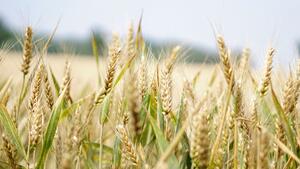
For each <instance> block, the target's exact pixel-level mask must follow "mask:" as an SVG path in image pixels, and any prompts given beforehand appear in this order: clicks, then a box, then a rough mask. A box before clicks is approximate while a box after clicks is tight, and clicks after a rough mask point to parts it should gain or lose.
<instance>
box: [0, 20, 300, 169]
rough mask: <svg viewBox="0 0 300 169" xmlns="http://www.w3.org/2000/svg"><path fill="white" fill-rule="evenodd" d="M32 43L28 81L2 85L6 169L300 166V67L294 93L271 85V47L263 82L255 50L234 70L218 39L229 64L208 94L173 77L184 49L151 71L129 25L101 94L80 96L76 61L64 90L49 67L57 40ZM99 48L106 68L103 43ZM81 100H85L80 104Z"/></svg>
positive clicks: (26, 62) (2, 163) (113, 47)
mask: <svg viewBox="0 0 300 169" xmlns="http://www.w3.org/2000/svg"><path fill="white" fill-rule="evenodd" d="M32 37H33V31H32V29H31V27H27V28H26V33H25V36H24V40H23V43H22V47H23V60H22V65H21V72H20V75H22V76H23V78H22V83H14V82H13V81H12V79H11V78H9V79H6V80H2V81H1V85H0V122H1V123H0V124H1V128H0V133H1V135H2V139H1V142H0V143H1V145H2V148H1V153H0V168H13V169H17V168H27V169H31V168H37V169H43V168H58V169H59V168H62V169H66V168H76V169H78V168H91V169H94V168H115V169H116V168H147V169H148V168H156V169H157V168H160V169H165V168H172V169H176V168H180V169H188V168H200V169H205V168H210V169H212V168H219V169H222V168H227V169H228V168H230V169H231V168H234V169H237V168H252V169H254V168H265V169H268V168H274V169H281V168H298V167H299V166H300V158H299V157H300V133H299V132H300V126H299V125H298V124H299V120H300V116H299V108H298V107H297V103H298V98H299V87H300V64H298V66H297V68H296V70H295V72H293V71H290V72H289V73H288V74H287V76H288V77H287V78H283V79H284V80H285V79H286V82H285V85H283V86H281V85H280V83H276V86H275V85H272V74H273V77H274V73H275V72H272V62H273V56H274V55H275V54H276V50H275V49H274V48H272V47H271V48H269V49H268V50H267V53H266V57H265V60H266V61H265V68H264V71H263V73H262V75H261V76H260V77H258V78H256V77H255V76H254V75H253V74H254V71H253V70H252V69H251V68H250V66H249V57H250V50H249V49H248V48H246V49H244V50H243V52H242V55H241V59H240V60H238V61H236V63H237V64H233V61H232V60H231V54H230V50H229V48H228V47H227V46H226V43H225V41H224V39H223V37H222V36H221V35H217V36H216V40H217V41H216V44H217V47H218V52H219V58H220V65H216V66H215V67H217V68H220V67H221V69H214V71H213V72H212V74H211V77H210V78H209V82H208V85H207V86H206V88H204V89H203V91H204V92H201V93H199V92H197V91H196V90H195V88H196V86H197V85H199V83H201V82H200V81H199V80H198V79H199V76H201V75H200V74H199V73H197V74H195V76H194V78H192V79H186V80H184V81H182V82H180V81H179V80H178V79H175V78H173V76H172V74H173V73H174V71H173V70H174V67H175V66H176V61H177V60H178V57H179V56H180V55H181V54H182V50H183V49H181V48H180V47H179V46H176V47H174V48H173V49H172V50H170V52H169V53H168V54H166V57H164V58H165V59H162V62H156V66H155V68H154V70H153V69H151V70H149V69H150V67H149V64H148V62H149V60H150V59H149V57H148V53H149V52H147V46H146V45H145V42H144V40H143V37H142V34H141V28H140V26H139V27H138V29H137V31H136V33H135V31H134V28H133V26H130V27H129V30H128V34H127V36H126V38H125V40H124V42H122V41H121V40H120V37H119V36H118V35H117V34H114V35H113V37H112V40H111V43H110V44H109V45H108V46H109V48H108V52H107V53H108V54H107V55H108V56H107V59H108V61H107V66H106V72H105V74H104V76H101V72H100V69H97V70H98V75H99V76H98V77H95V82H97V84H98V87H97V88H95V89H91V90H89V91H87V90H85V89H83V90H82V91H74V89H73V88H72V71H71V67H72V66H71V64H70V62H68V61H66V64H65V71H64V77H63V80H62V83H61V84H60V83H59V82H58V80H57V76H56V75H55V74H54V73H53V71H52V70H51V67H50V65H48V64H47V62H46V60H47V59H46V51H47V47H48V46H49V43H50V41H51V39H52V37H50V38H49V40H48V41H47V42H46V43H45V45H44V46H43V47H38V46H36V45H35V43H34V42H33V38H32ZM92 46H93V51H94V54H95V56H96V57H95V58H96V59H95V60H96V61H95V62H96V63H97V64H96V65H97V67H98V68H99V66H103V65H99V58H98V50H97V43H96V41H95V40H94V39H93V40H92ZM33 56H35V57H33ZM33 59H34V60H33ZM20 60H21V59H20ZM2 62H4V61H2ZM299 63H300V62H299ZM4 64H5V63H4ZM83 71H84V70H83ZM1 73H2V72H1ZM281 73H282V72H281ZM278 76H279V75H278ZM174 80H176V82H175V81H174ZM273 81H274V80H273ZM218 82H219V83H218ZM92 83H93V82H92ZM174 83H182V84H183V85H182V86H183V87H182V89H178V88H177V89H176V91H177V92H174V88H172V86H174ZM72 89H73V90H72ZM178 91H179V92H178ZM79 92H82V93H83V94H81V95H82V96H81V97H78V98H76V97H73V96H72V95H73V94H74V93H79ZM279 93H280V94H279ZM78 95H79V94H78ZM174 95H177V96H174ZM175 98H177V99H176V100H175ZM174 103H176V104H174Z"/></svg>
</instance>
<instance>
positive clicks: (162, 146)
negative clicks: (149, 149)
mask: <svg viewBox="0 0 300 169" xmlns="http://www.w3.org/2000/svg"><path fill="white" fill-rule="evenodd" d="M149 121H150V123H151V126H152V129H153V131H154V134H155V137H156V141H157V144H158V148H159V151H160V153H161V154H162V153H164V151H166V149H167V148H168V146H169V143H168V141H167V140H166V139H165V136H164V134H163V132H162V131H161V130H160V129H159V128H158V126H157V125H156V122H155V119H154V118H153V117H151V116H149ZM169 166H170V167H171V168H175V167H178V166H179V163H178V161H177V159H176V157H175V155H171V157H170V160H169Z"/></svg>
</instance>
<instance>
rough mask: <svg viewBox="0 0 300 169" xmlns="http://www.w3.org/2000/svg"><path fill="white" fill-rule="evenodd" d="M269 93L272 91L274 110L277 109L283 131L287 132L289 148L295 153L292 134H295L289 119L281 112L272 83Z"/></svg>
mask: <svg viewBox="0 0 300 169" xmlns="http://www.w3.org/2000/svg"><path fill="white" fill-rule="evenodd" d="M271 93H272V99H273V102H274V105H275V108H276V110H277V113H278V116H279V118H280V121H281V122H282V124H283V127H284V129H285V132H286V134H287V139H288V141H289V142H290V144H291V148H292V150H293V152H294V153H296V151H297V150H296V146H297V145H296V143H295V140H294V138H295V137H294V136H295V135H296V134H295V133H294V132H293V130H292V128H291V126H292V125H291V124H290V123H289V121H288V119H287V117H286V115H285V114H284V112H283V109H282V107H281V105H280V103H279V101H278V98H277V96H276V93H275V91H274V89H273V87H272V85H271Z"/></svg>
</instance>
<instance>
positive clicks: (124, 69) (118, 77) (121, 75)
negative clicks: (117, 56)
mask: <svg viewBox="0 0 300 169" xmlns="http://www.w3.org/2000/svg"><path fill="white" fill-rule="evenodd" d="M135 56H136V55H134V56H132V57H131V58H130V59H129V60H128V62H127V63H126V64H125V65H124V66H123V68H122V70H121V72H120V73H119V74H118V76H117V78H116V80H115V81H114V83H113V88H115V86H116V85H117V84H118V83H119V81H120V80H121V79H122V77H123V76H124V74H125V73H126V71H127V69H128V68H129V67H130V65H131V63H132V61H133V59H134V58H135Z"/></svg>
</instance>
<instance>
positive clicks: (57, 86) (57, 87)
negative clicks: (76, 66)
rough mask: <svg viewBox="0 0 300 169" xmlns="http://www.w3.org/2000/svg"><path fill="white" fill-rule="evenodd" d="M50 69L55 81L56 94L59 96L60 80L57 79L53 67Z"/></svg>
mask: <svg viewBox="0 0 300 169" xmlns="http://www.w3.org/2000/svg"><path fill="white" fill-rule="evenodd" d="M49 69H50V73H51V77H52V81H53V83H54V87H55V91H56V95H57V96H58V95H59V91H60V87H59V83H58V81H57V79H56V77H55V75H54V73H53V71H52V69H51V67H49Z"/></svg>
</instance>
